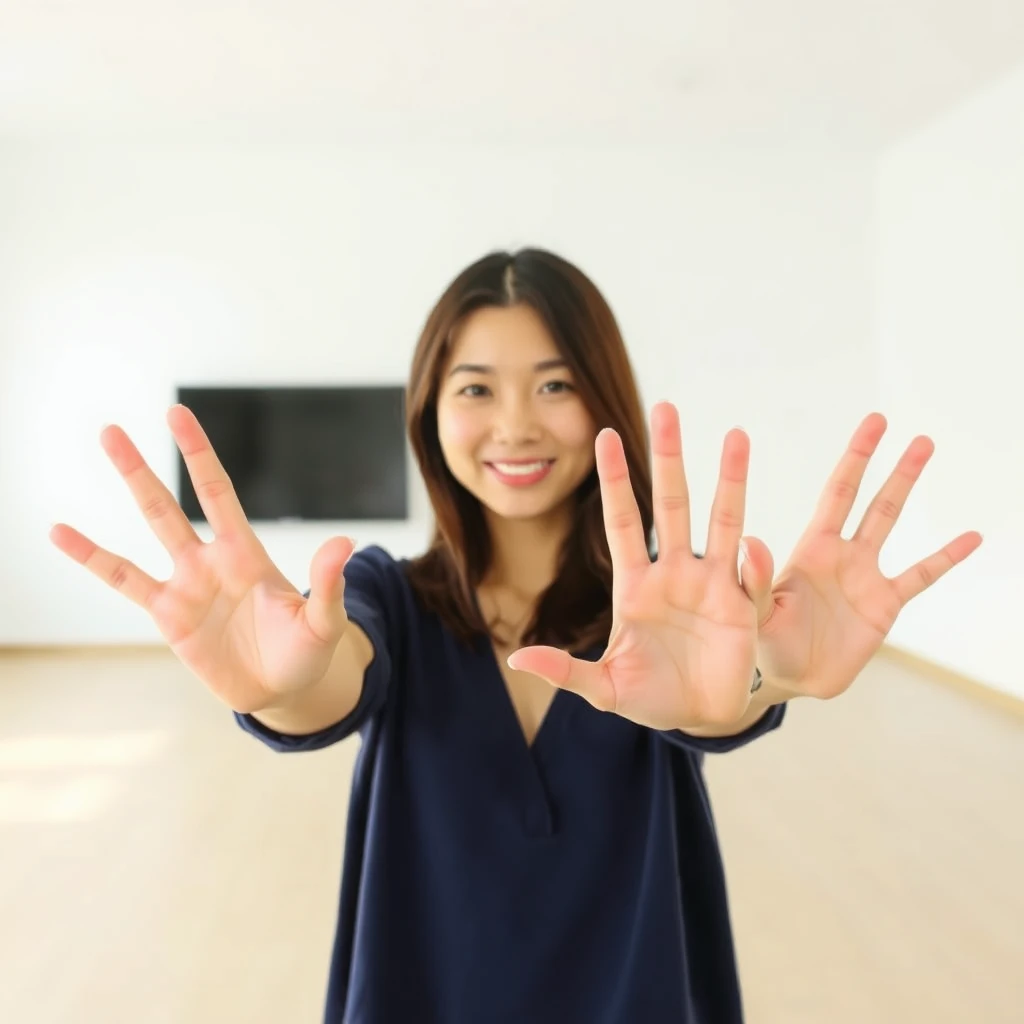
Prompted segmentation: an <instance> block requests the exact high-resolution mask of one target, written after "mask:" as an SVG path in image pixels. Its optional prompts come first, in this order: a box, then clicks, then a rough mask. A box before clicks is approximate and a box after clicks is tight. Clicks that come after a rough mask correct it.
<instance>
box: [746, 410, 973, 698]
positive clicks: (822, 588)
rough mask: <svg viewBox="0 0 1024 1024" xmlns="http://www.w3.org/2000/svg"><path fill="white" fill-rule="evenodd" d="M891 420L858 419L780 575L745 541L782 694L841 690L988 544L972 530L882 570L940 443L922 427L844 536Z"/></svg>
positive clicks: (764, 644) (771, 674) (767, 662)
mask: <svg viewBox="0 0 1024 1024" xmlns="http://www.w3.org/2000/svg"><path fill="white" fill-rule="evenodd" d="M886 425H887V424H886V421H885V417H884V416H882V415H881V414H879V413H872V414H871V415H869V416H867V417H866V418H865V419H864V421H863V422H862V423H861V424H860V426H859V427H858V429H857V431H856V432H855V433H854V435H853V438H852V440H851V442H850V446H849V448H848V449H847V451H846V453H845V454H844V456H843V458H842V459H841V460H840V462H839V464H838V466H837V467H836V469H835V471H834V472H833V473H832V476H831V477H830V478H829V480H828V483H827V485H826V487H825V490H824V492H823V494H822V496H821V499H820V501H819V503H818V507H817V510H816V511H815V514H814V516H813V518H812V519H811V522H810V525H809V526H808V527H807V530H806V531H805V532H804V534H803V536H802V537H801V538H800V540H799V541H798V543H797V545H796V547H795V549H794V551H793V554H792V555H791V556H790V558H789V561H788V562H787V563H786V565H785V567H784V568H783V570H782V572H781V573H780V574H779V576H778V578H777V579H776V580H775V581H774V583H773V582H772V574H773V568H772V558H771V554H770V553H769V552H768V549H767V548H766V547H765V546H764V545H763V544H762V543H761V542H759V541H756V540H750V541H748V542H747V544H746V547H747V552H748V558H747V561H746V562H745V564H744V566H743V568H742V575H743V580H744V584H745V585H746V587H747V589H748V591H749V592H750V593H751V595H752V596H753V597H754V599H755V603H756V604H757V606H758V622H759V640H758V664H759V667H760V668H761V670H762V672H764V674H765V677H766V678H768V679H770V680H771V682H772V684H773V686H774V687H777V688H779V689H780V691H781V695H782V696H783V697H785V696H786V695H802V696H813V697H818V698H823V699H827V698H831V697H836V696H838V695H839V694H841V693H843V692H844V691H845V690H846V689H848V688H849V687H850V685H851V684H852V683H853V681H854V680H855V679H856V678H857V676H858V675H859V673H860V672H861V670H862V669H863V668H864V666H865V665H867V663H868V662H869V661H870V660H871V658H872V657H873V655H874V654H875V653H876V652H877V650H878V649H879V647H880V646H881V645H882V643H883V641H884V640H885V637H886V635H887V634H888V633H889V631H890V630H891V629H892V626H893V624H894V623H895V622H896V618H897V616H898V615H899V613H900V612H901V611H902V609H903V608H904V607H905V606H906V605H907V603H908V602H909V601H910V600H912V599H913V598H914V597H916V596H917V595H918V594H920V593H922V592H923V591H924V590H926V589H927V588H928V587H930V586H932V584H934V583H935V582H936V581H937V580H938V579H939V578H940V577H942V576H944V575H945V574H946V573H947V572H948V571H949V570H950V569H952V568H953V566H955V565H957V564H958V563H959V562H962V561H963V560H964V559H965V558H967V556H968V555H970V554H971V553H972V552H973V551H975V550H976V549H977V548H978V546H979V545H980V544H981V535H980V534H979V533H977V532H975V531H969V532H967V533H963V534H961V535H960V536H959V537H957V538H956V539H955V540H952V541H950V542H949V543H948V544H947V545H946V546H945V547H943V548H942V549H941V550H939V551H936V552H935V553H934V554H931V555H929V556H928V557H927V558H924V559H922V560H921V561H920V562H918V563H917V564H916V565H913V566H911V567H910V568H909V569H907V570H906V571H905V572H902V573H901V574H900V575H898V576H896V577H895V578H893V579H890V578H888V577H886V576H884V575H883V574H882V571H881V569H880V568H879V565H878V558H879V553H880V551H881V548H882V545H883V544H884V543H885V541H886V539H887V538H888V536H889V534H890V533H891V531H892V528H893V526H894V525H895V523H896V521H897V519H898V518H899V516H900V513H901V512H902V511H903V507H904V505H905V504H906V501H907V498H908V496H909V495H910V491H911V489H912V488H913V486H914V484H915V483H916V482H917V480H918V478H919V477H920V475H921V472H922V470H923V469H924V467H925V465H926V464H927V462H928V460H929V459H930V458H931V456H932V453H933V452H934V450H935V446H934V444H933V443H932V441H931V440H930V439H929V438H927V437H924V436H922V437H917V438H915V439H914V440H913V441H912V442H911V444H910V445H909V446H908V448H907V449H906V451H905V452H904V453H903V456H902V457H901V458H900V460H899V462H898V463H897V465H896V468H895V469H894V470H893V472H892V474H891V475H890V476H889V478H888V479H887V480H886V482H885V484H884V485H883V486H882V488H881V489H880V490H879V492H878V494H877V495H876V496H875V498H874V500H873V501H872V502H871V504H870V506H869V507H868V509H867V511H866V512H865V514H864V517H863V519H862V520H861V522H860V525H859V526H858V527H857V530H856V532H855V533H854V534H853V536H852V537H850V538H849V539H845V538H844V537H843V536H842V530H843V528H844V526H845V524H846V520H847V519H848V518H849V515H850V512H851V510H852V508H853V504H854V502H855V500H856V498H857V493H858V491H859V490H860V485H861V482H862V480H863V478H864V473H865V470H866V469H867V466H868V463H869V462H870V460H871V457H872V456H873V455H874V453H875V450H876V449H877V448H878V444H879V442H880V441H881V439H882V436H883V434H884V433H885V430H886Z"/></svg>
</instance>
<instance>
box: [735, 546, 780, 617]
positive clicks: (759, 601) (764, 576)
mask: <svg viewBox="0 0 1024 1024" xmlns="http://www.w3.org/2000/svg"><path fill="white" fill-rule="evenodd" d="M774 577H775V560H774V559H773V558H772V553H771V552H770V551H769V550H768V545H767V544H765V542H764V541H763V540H759V539H758V538H757V537H744V538H743V539H742V540H741V541H740V584H741V585H742V587H743V589H744V590H745V591H746V592H747V594H748V595H749V596H750V599H751V600H752V601H753V602H754V607H755V608H756V609H757V626H758V629H760V628H761V626H763V625H764V624H765V622H767V621H768V618H769V617H770V616H771V613H772V608H773V607H774V604H775V602H774V599H773V598H772V580H773V579H774Z"/></svg>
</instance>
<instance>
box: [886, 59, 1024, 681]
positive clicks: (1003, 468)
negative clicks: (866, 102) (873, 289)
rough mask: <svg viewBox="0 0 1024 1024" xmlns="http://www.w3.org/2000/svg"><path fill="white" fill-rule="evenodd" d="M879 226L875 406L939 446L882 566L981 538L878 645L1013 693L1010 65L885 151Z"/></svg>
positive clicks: (1018, 429)
mask: <svg viewBox="0 0 1024 1024" xmlns="http://www.w3.org/2000/svg"><path fill="white" fill-rule="evenodd" d="M878 222H879V250H878V261H877V305H876V316H877V322H876V344H877V350H878V368H879V378H878V380H879V396H880V401H881V404H882V406H883V407H885V408H886V409H888V410H891V412H892V414H893V422H894V425H899V426H900V427H901V429H903V430H905V431H915V430H919V429H920V430H927V431H929V432H931V434H932V436H933V437H934V438H935V441H936V445H937V450H938V455H937V458H936V460H935V461H934V463H933V465H932V466H930V467H929V468H928V469H926V470H925V475H924V477H923V478H922V481H921V483H920V485H919V489H918V490H919V493H917V494H915V497H914V500H913V502H912V503H911V506H910V507H909V508H908V510H907V527H908V528H907V529H905V530H903V531H901V533H900V534H899V536H898V537H896V538H894V543H893V545H892V550H891V553H890V557H891V560H892V562H893V563H894V565H901V564H910V563H911V562H912V561H914V560H916V558H917V557H919V556H920V555H921V554H924V553H927V552H929V551H931V550H932V549H933V548H937V547H939V546H940V545H942V544H943V543H945V541H946V540H948V539H950V538H952V537H953V536H955V535H956V534H958V533H959V532H961V531H962V530H965V529H978V530H981V532H982V534H983V535H984V538H985V540H984V543H983V545H982V548H981V550H979V551H978V552H977V553H976V554H975V555H973V556H972V558H971V562H970V568H969V569H968V567H967V566H964V567H962V568H961V569H960V570H956V574H957V575H958V577H959V578H958V580H957V585H956V586H955V587H942V586H937V587H936V588H935V590H934V594H933V596H932V597H931V598H930V599H929V600H928V601H927V602H921V603H920V604H919V605H917V606H915V605H914V604H911V605H910V606H909V607H908V608H907V609H906V611H905V612H904V615H903V616H902V617H901V619H900V620H899V621H898V622H897V624H896V627H895V629H894V630H893V633H892V634H891V637H890V639H891V640H892V642H893V643H894V644H897V645H898V646H901V647H903V648H905V649H908V650H912V651H914V652H917V653H919V654H921V655H923V656H925V657H928V658H930V659H932V660H934V661H937V662H939V663H941V664H944V665H947V666H948V667H950V668H953V669H955V670H958V671H961V672H965V673H967V674H969V675H971V676H973V677H975V678H977V679H980V680H984V681H986V682H988V683H990V684H992V685H993V686H995V687H998V688H1000V689H1002V690H1005V691H1006V692H1009V693H1015V694H1017V695H1018V696H1022V697H1024V673H1022V672H1021V670H1020V636H1021V622H1022V616H1024V598H1022V595H1024V542H1022V539H1021V526H1022V524H1024V420H1022V417H1021V396H1022V394H1024V392H1022V388H1021V373H1022V368H1024V367H1022V361H1024V356H1022V343H1024V68H1021V69H1020V70H1019V71H1018V72H1017V73H1016V74H1015V75H1014V76H1011V77H1010V78H1007V79H1005V80H1004V81H1002V82H1001V83H1000V84H999V85H998V86H996V87H994V88H992V89H990V90H988V91H986V92H984V93H983V94H980V95H978V96H977V97H975V98H973V99H972V100H971V101H970V102H968V103H966V104H964V105H962V106H960V107H958V108H956V109H955V110H953V111H951V112H949V113H948V114H947V115H946V116H945V117H943V118H942V119H941V120H939V121H937V122H935V123H933V124H931V125H929V126H928V127H927V129H926V130H924V131H922V132H920V133H919V134H917V135H915V136H914V137H913V138H909V139H907V140H905V141H904V142H903V143H901V144H900V145H899V146H896V147H894V148H893V149H892V150H891V151H890V152H888V153H887V154H885V156H884V159H882V160H881V162H880V165H879V172H878Z"/></svg>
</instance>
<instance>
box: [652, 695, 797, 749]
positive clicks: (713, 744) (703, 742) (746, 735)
mask: <svg viewBox="0 0 1024 1024" xmlns="http://www.w3.org/2000/svg"><path fill="white" fill-rule="evenodd" d="M785 717H786V705H785V704H773V705H772V706H771V707H770V708H769V709H768V710H767V711H766V712H765V713H764V714H763V715H762V716H761V717H760V718H759V719H758V720H757V721H756V722H755V723H754V724H753V725H751V726H748V727H747V728H746V729H744V730H743V732H739V733H736V735H735V736H691V735H690V734H689V733H685V732H682V731H681V730H679V729H670V730H665V731H661V732H659V733H658V735H659V736H661V737H663V738H664V739H665V740H666V741H667V742H668V743H671V744H673V745H674V746H677V747H682V748H683V749H684V750H690V751H693V752H695V753H700V754H727V753H729V751H730V750H737V749H739V748H740V747H745V746H746V745H747V744H748V743H752V742H753V741H754V740H756V739H759V738H760V737H761V736H764V735H766V734H767V733H770V732H772V731H773V730H774V729H778V727H779V726H780V725H782V720H783V719H784V718H785Z"/></svg>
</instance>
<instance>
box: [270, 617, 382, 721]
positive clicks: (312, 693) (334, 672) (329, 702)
mask: <svg viewBox="0 0 1024 1024" xmlns="http://www.w3.org/2000/svg"><path fill="white" fill-rule="evenodd" d="M373 658H374V648H373V644H372V643H371V642H370V639H369V637H368V636H367V635H366V633H364V632H363V630H362V629H361V628H360V627H359V626H357V625H356V624H355V623H354V622H352V621H351V620H350V621H349V623H348V626H347V628H346V629H345V632H344V633H343V634H342V637H341V640H340V641H339V642H338V647H337V649H336V650H335V652H334V657H333V658H332V659H331V664H330V666H329V667H328V669H327V672H326V674H325V675H324V677H323V679H322V680H320V682H319V683H317V684H316V685H315V686H313V687H311V688H310V689H308V690H305V691H303V692H302V693H301V694H299V695H298V696H296V697H292V698H290V699H288V700H286V701H283V702H281V703H280V704H273V705H268V706H267V707H265V708H261V709H260V710H259V711H254V712H253V713H252V717H253V718H255V719H257V720H258V721H259V722H261V723H262V724H263V725H265V726H267V727H268V728H270V729H272V730H274V732H278V733H282V734H284V735H291V736H306V735H309V734H311V733H318V732H321V731H322V730H324V729H327V728H329V727H330V726H332V725H335V724H337V723H338V722H340V721H342V720H343V719H345V718H347V717H348V716H349V715H350V714H351V713H352V712H353V711H354V710H355V708H356V705H357V704H358V703H359V698H360V696H361V695H362V692H363V682H364V679H365V676H366V670H367V668H368V667H369V665H370V663H371V662H372V661H373Z"/></svg>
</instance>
